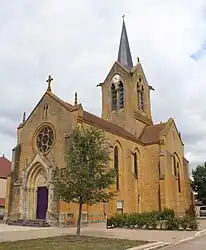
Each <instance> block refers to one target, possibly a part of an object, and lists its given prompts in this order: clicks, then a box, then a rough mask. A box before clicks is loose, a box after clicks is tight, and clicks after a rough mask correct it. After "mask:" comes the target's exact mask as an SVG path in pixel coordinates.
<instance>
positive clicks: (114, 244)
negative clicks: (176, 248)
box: [0, 235, 147, 250]
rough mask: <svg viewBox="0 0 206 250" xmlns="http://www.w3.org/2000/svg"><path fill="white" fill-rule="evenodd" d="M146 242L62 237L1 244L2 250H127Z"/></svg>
mask: <svg viewBox="0 0 206 250" xmlns="http://www.w3.org/2000/svg"><path fill="white" fill-rule="evenodd" d="M145 243H147V242H144V241H131V240H122V239H107V238H100V237H86V236H81V237H80V238H78V237H77V236H71V235H69V236H60V237H53V238H46V239H36V240H24V241H15V242H4V243H0V250H27V249H31V250H34V249H38V250H90V249H91V250H92V249H93V250H108V249H111V250H125V249H127V248H130V247H135V246H139V245H142V244H145Z"/></svg>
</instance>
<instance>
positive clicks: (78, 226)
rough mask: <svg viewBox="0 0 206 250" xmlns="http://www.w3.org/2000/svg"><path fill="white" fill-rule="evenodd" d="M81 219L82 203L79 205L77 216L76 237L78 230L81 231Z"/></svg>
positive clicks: (78, 233)
mask: <svg viewBox="0 0 206 250" xmlns="http://www.w3.org/2000/svg"><path fill="white" fill-rule="evenodd" d="M81 217H82V203H81V202H80V203H79V215H78V221H77V232H76V234H77V235H80V229H81Z"/></svg>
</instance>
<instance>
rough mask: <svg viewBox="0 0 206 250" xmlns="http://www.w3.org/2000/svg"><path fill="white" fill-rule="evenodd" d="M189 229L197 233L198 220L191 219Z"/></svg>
mask: <svg viewBox="0 0 206 250" xmlns="http://www.w3.org/2000/svg"><path fill="white" fill-rule="evenodd" d="M189 229H190V230H192V231H195V230H197V229H198V222H197V220H196V219H194V218H191V220H190V221H189Z"/></svg>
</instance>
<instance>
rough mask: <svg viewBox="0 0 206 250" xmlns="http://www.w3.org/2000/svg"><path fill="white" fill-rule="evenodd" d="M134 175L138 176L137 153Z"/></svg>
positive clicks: (135, 154)
mask: <svg viewBox="0 0 206 250" xmlns="http://www.w3.org/2000/svg"><path fill="white" fill-rule="evenodd" d="M134 174H135V175H136V176H138V163H137V153H136V152H135V153H134Z"/></svg>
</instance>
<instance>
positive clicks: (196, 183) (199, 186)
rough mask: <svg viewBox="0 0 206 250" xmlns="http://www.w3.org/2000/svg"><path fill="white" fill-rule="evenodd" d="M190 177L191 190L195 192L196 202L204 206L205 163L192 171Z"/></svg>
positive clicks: (205, 191) (205, 190)
mask: <svg viewBox="0 0 206 250" xmlns="http://www.w3.org/2000/svg"><path fill="white" fill-rule="evenodd" d="M192 177H193V181H192V189H193V190H194V191H195V192H197V198H198V200H200V201H202V202H203V204H206V162H205V163H204V164H203V165H198V166H197V168H196V169H195V170H192Z"/></svg>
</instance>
